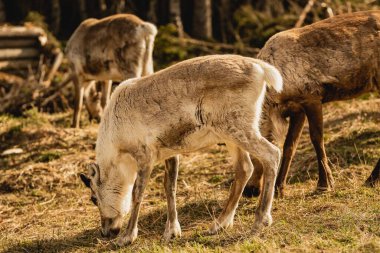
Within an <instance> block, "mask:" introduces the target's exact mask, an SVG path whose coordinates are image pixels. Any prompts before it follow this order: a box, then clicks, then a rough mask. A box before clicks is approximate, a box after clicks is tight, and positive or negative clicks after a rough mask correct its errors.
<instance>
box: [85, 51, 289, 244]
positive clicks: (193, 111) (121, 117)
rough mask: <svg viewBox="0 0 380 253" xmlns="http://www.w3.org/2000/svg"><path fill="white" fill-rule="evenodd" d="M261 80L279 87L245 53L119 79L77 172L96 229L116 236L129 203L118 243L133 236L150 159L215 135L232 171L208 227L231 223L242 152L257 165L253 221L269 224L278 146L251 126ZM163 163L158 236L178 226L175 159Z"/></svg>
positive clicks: (246, 173)
mask: <svg viewBox="0 0 380 253" xmlns="http://www.w3.org/2000/svg"><path fill="white" fill-rule="evenodd" d="M265 83H266V84H267V85H268V86H269V87H270V88H272V89H274V90H276V91H280V90H281V88H282V79H281V76H280V74H279V73H278V71H277V70H276V69H275V68H274V67H273V66H271V65H269V64H267V63H265V62H263V61H260V60H256V59H252V58H246V57H241V56H236V55H224V56H221V55H219V56H218V55H217V56H206V57H199V58H194V59H191V60H187V61H184V62H181V63H178V64H176V65H174V66H172V67H170V68H167V69H165V70H162V71H159V72H157V73H155V74H153V75H150V76H147V77H144V78H141V79H132V80H129V81H126V82H125V83H123V84H121V85H120V86H119V87H118V88H117V89H116V90H115V91H114V93H113V95H112V98H111V101H110V103H109V105H108V106H107V107H106V111H105V114H104V117H103V120H102V122H101V123H100V129H99V134H98V140H97V144H96V159H97V164H93V165H91V166H90V174H89V176H85V175H83V174H82V175H81V178H82V180H83V182H84V183H85V184H86V185H87V186H90V187H91V189H92V193H93V196H92V199H93V201H94V203H96V204H97V205H98V207H99V210H100V215H101V219H102V222H101V223H102V234H104V235H107V236H110V235H111V236H116V235H117V234H118V233H119V231H120V228H121V226H122V219H123V216H124V215H125V213H127V212H128V211H129V208H130V207H131V208H132V209H131V216H130V220H129V223H128V226H127V229H126V231H125V233H124V234H123V236H122V237H121V238H119V241H118V243H119V244H120V245H124V244H128V243H131V242H133V241H134V240H135V239H136V237H137V219H138V214H139V209H140V205H141V201H142V198H143V192H144V189H145V187H146V185H147V182H148V179H149V177H150V173H151V171H152V169H153V165H154V164H155V162H156V161H159V160H162V159H166V158H168V157H172V156H175V155H177V154H179V153H188V152H192V151H195V150H199V149H201V148H204V147H207V146H210V145H212V144H216V143H218V142H225V143H226V144H227V147H228V150H229V152H230V153H231V155H232V156H233V161H234V165H233V167H234V169H235V171H236V175H235V181H234V183H233V186H232V189H231V191H230V196H229V198H228V201H227V203H226V205H225V208H224V210H223V211H222V213H221V214H220V216H219V218H218V219H217V220H216V221H215V222H214V223H213V224H212V226H211V227H210V232H212V233H215V232H217V231H218V230H219V229H221V228H227V227H230V226H232V224H233V218H234V215H235V211H236V208H237V205H238V201H239V199H240V196H241V193H242V191H243V189H244V186H245V184H246V182H247V180H248V179H249V177H250V176H251V174H252V171H253V167H252V164H251V162H250V159H249V154H251V155H252V156H253V157H255V158H256V159H258V160H259V161H260V162H261V163H262V164H263V165H265V169H264V170H263V173H264V191H263V194H262V196H261V199H260V203H259V206H258V208H257V210H256V219H255V223H254V228H256V229H258V228H260V227H261V226H262V225H270V224H271V222H272V218H271V214H270V210H271V205H272V199H273V192H274V182H275V177H276V172H277V166H278V164H279V159H280V150H279V149H278V148H277V147H275V146H274V145H273V144H271V143H270V142H268V141H267V140H266V139H265V138H263V137H262V136H261V134H260V131H259V120H260V114H261V106H262V101H263V99H264V96H265V90H266V89H265ZM166 165H167V168H166V172H165V191H166V195H167V200H168V219H167V223H166V229H165V234H164V237H165V238H166V239H169V238H171V237H172V236H177V235H180V233H181V230H180V226H179V222H178V219H177V211H176V205H175V193H176V181H177V175H178V160H177V163H175V164H172V165H171V166H170V165H169V164H168V163H167V164H166ZM94 199H95V200H94ZM131 202H132V203H131Z"/></svg>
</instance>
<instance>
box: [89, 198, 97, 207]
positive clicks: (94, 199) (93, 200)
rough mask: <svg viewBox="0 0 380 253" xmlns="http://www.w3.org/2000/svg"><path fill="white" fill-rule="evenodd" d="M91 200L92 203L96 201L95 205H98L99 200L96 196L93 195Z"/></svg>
mask: <svg viewBox="0 0 380 253" xmlns="http://www.w3.org/2000/svg"><path fill="white" fill-rule="evenodd" d="M91 201H92V203H94V205H95V206H97V205H98V200H97V199H96V197H94V196H91Z"/></svg>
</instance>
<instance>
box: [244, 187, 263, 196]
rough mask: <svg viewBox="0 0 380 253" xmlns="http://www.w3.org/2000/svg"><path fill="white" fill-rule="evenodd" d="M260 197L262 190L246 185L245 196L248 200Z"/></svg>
mask: <svg viewBox="0 0 380 253" xmlns="http://www.w3.org/2000/svg"><path fill="white" fill-rule="evenodd" d="M259 195H260V188H256V187H255V186H249V185H246V186H245V188H244V191H243V196H244V197H246V198H253V197H258V196H259Z"/></svg>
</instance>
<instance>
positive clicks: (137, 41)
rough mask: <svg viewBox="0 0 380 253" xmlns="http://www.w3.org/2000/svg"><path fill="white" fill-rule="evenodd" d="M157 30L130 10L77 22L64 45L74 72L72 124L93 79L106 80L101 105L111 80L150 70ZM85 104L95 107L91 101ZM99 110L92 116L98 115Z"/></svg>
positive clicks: (76, 123) (76, 121)
mask: <svg viewBox="0 0 380 253" xmlns="http://www.w3.org/2000/svg"><path fill="white" fill-rule="evenodd" d="M156 34H157V29H156V27H155V26H154V25H153V24H151V23H148V22H144V21H142V20H141V19H139V18H138V17H136V16H134V15H131V14H118V15H113V16H110V17H107V18H103V19H100V20H98V19H94V18H91V19H86V20H85V21H83V22H82V23H81V24H80V25H79V27H78V28H77V29H76V30H75V32H74V33H73V35H72V36H71V37H70V39H69V41H68V42H67V47H66V56H67V58H68V59H69V61H70V62H71V64H72V69H73V72H74V73H75V78H74V80H73V81H74V84H75V107H74V118H73V127H79V121H80V111H81V108H82V103H83V94H84V90H85V89H86V88H87V87H91V86H94V85H95V82H94V81H92V80H99V81H107V82H106V83H105V84H104V85H103V90H102V95H103V98H102V104H101V105H102V107H104V106H105V104H106V103H107V101H108V97H109V94H110V92H111V83H112V81H110V80H113V81H123V80H126V79H128V78H134V77H140V76H145V75H148V74H151V73H153V59H152V52H153V46H154V45H153V44H154V38H155V36H156ZM87 106H90V107H91V106H92V107H95V108H96V107H97V105H96V104H95V105H94V104H93V103H91V101H89V102H88V103H87ZM98 109H99V108H96V110H92V111H94V112H98V111H99V110H98ZM101 109H102V108H101ZM90 113H91V112H90ZM101 113H102V111H100V112H98V113H95V115H92V116H95V117H100V115H98V114H101Z"/></svg>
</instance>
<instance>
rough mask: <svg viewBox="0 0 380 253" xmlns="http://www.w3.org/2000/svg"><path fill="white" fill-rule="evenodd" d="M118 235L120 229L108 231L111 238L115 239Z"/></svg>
mask: <svg viewBox="0 0 380 253" xmlns="http://www.w3.org/2000/svg"><path fill="white" fill-rule="evenodd" d="M119 233H120V228H112V229H110V235H111V237H112V238H114V237H116V236H117V235H118V234H119Z"/></svg>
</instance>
